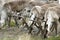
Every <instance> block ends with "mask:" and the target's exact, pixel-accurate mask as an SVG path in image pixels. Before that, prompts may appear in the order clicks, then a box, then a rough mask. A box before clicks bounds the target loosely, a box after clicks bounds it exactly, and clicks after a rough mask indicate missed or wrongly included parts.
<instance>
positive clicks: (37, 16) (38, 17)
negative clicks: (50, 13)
mask: <svg viewBox="0 0 60 40" xmlns="http://www.w3.org/2000/svg"><path fill="white" fill-rule="evenodd" d="M57 5H58V4H55V3H51V4H45V5H42V6H34V7H33V8H32V9H31V13H30V16H32V19H33V20H32V21H34V20H35V22H36V23H37V24H38V26H37V25H36V24H35V25H36V26H37V28H38V29H39V32H40V31H41V32H42V26H41V25H42V22H43V20H44V15H45V12H46V10H47V9H48V8H49V7H53V6H57ZM33 24H34V23H33ZM31 28H32V26H31ZM44 30H45V29H44ZM31 31H32V30H30V32H31ZM39 32H38V33H37V34H39ZM42 35H43V34H42ZM44 35H45V32H44Z"/></svg>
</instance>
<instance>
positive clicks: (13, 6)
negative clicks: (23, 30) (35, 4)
mask: <svg viewBox="0 0 60 40" xmlns="http://www.w3.org/2000/svg"><path fill="white" fill-rule="evenodd" d="M26 5H27V2H26V1H12V2H8V3H5V4H4V5H3V8H2V9H3V10H2V11H4V12H5V13H4V14H6V16H7V17H8V18H7V19H6V20H8V26H9V27H10V21H11V17H12V16H15V17H16V16H17V12H20V11H21V10H22V9H23V8H24V7H26ZM16 18H17V17H16ZM16 18H14V19H15V23H16V24H17V26H18V23H17V19H16Z"/></svg>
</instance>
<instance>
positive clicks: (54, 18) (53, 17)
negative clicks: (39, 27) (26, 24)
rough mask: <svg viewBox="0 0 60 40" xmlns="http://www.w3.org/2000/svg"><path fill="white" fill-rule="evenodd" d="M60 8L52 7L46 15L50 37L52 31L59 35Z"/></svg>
mask: <svg viewBox="0 0 60 40" xmlns="http://www.w3.org/2000/svg"><path fill="white" fill-rule="evenodd" d="M59 10H60V6H55V7H50V8H48V10H47V11H46V13H45V19H46V21H47V23H46V24H47V25H48V26H47V30H48V33H47V34H48V36H49V34H50V32H51V31H53V30H54V29H55V33H56V35H57V26H58V22H59V21H60V11H59Z"/></svg>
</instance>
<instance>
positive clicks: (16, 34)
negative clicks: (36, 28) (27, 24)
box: [0, 27, 60, 40]
mask: <svg viewBox="0 0 60 40" xmlns="http://www.w3.org/2000/svg"><path fill="white" fill-rule="evenodd" d="M25 31H26V30H25ZM25 31H22V30H21V28H18V27H11V28H5V29H1V30H0V40H60V36H58V37H54V36H52V37H50V38H47V39H42V38H41V37H40V35H38V36H37V35H31V34H28V33H27V32H25Z"/></svg>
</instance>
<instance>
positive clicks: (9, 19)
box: [8, 17, 11, 27]
mask: <svg viewBox="0 0 60 40" xmlns="http://www.w3.org/2000/svg"><path fill="white" fill-rule="evenodd" d="M10 22H11V17H8V27H10Z"/></svg>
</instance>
